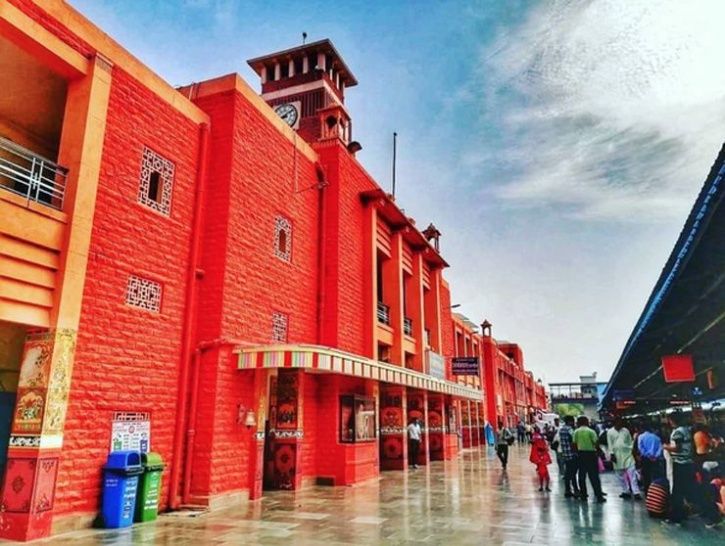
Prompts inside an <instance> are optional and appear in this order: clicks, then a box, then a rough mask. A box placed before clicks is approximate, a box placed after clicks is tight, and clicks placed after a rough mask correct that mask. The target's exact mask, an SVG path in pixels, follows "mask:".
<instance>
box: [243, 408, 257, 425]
mask: <svg viewBox="0 0 725 546" xmlns="http://www.w3.org/2000/svg"><path fill="white" fill-rule="evenodd" d="M244 424H245V425H246V427H247V428H252V427H253V426H255V425H256V424H257V416H256V415H254V410H252V409H250V410H247V416H246V417H245V418H244Z"/></svg>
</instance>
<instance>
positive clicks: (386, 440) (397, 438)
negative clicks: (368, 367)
mask: <svg viewBox="0 0 725 546" xmlns="http://www.w3.org/2000/svg"><path fill="white" fill-rule="evenodd" d="M406 416H407V403H406V392H405V387H401V386H399V385H389V384H386V383H383V384H382V385H381V386H380V469H381V470H407V469H408V442H407V438H408V436H407V433H406V430H405V428H406V426H407V424H408V423H406V422H405V418H406Z"/></svg>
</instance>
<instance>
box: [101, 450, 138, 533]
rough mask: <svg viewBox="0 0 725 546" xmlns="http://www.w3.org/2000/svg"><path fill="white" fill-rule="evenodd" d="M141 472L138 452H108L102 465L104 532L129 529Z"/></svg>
mask: <svg viewBox="0 0 725 546" xmlns="http://www.w3.org/2000/svg"><path fill="white" fill-rule="evenodd" d="M142 472H143V466H142V465H141V454H140V453H139V452H138V451H114V452H113V453H109V455H108V459H107V461H106V464H105V465H103V506H102V509H101V516H102V517H103V526H104V527H105V528H106V529H117V528H119V527H128V526H130V525H131V524H132V523H133V512H134V508H135V506H136V492H137V490H138V477H139V475H140V474H141V473H142Z"/></svg>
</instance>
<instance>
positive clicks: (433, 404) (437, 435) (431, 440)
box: [426, 392, 446, 461]
mask: <svg viewBox="0 0 725 546" xmlns="http://www.w3.org/2000/svg"><path fill="white" fill-rule="evenodd" d="M445 423H446V406H445V395H443V394H439V393H432V392H431V393H428V426H427V427H426V432H427V435H428V454H429V457H430V460H431V461H443V460H445V458H446V457H445V442H446V438H445V435H446V434H445V431H446V427H445Z"/></svg>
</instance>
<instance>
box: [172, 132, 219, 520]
mask: <svg viewBox="0 0 725 546" xmlns="http://www.w3.org/2000/svg"><path fill="white" fill-rule="evenodd" d="M208 150H209V124H207V123H202V124H201V126H200V131H199V152H198V159H197V170H196V199H195V202H194V223H193V225H192V231H191V250H190V255H189V270H188V272H187V278H186V302H185V304H186V308H185V310H184V326H183V333H182V340H183V343H182V349H181V363H180V364H181V366H180V370H179V395H178V400H177V404H176V407H177V408H178V413H177V414H176V427H175V429H174V450H173V456H172V463H171V481H170V485H169V498H168V504H169V507H170V508H171V509H172V510H175V509H177V508H178V507H179V478H180V476H181V466H182V462H183V449H184V448H183V443H184V425H185V422H186V413H187V404H186V397H187V391H188V388H189V366H190V363H191V359H192V347H193V342H194V329H195V323H196V299H197V298H196V296H197V289H198V279H199V277H200V276H201V273H202V272H201V270H199V269H198V264H199V255H200V249H201V238H202V220H203V208H204V198H205V194H206V167H207V157H208Z"/></svg>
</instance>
